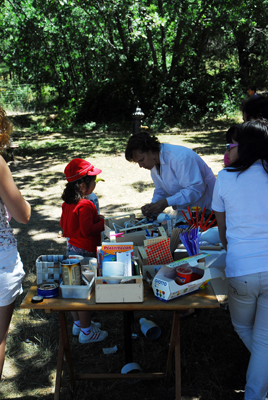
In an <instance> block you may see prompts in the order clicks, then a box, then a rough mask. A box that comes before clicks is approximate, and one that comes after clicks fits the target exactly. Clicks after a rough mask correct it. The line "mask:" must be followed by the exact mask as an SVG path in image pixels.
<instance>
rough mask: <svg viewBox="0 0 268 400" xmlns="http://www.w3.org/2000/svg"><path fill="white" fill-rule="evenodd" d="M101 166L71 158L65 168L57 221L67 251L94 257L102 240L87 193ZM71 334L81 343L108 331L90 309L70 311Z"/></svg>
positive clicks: (100, 337)
mask: <svg viewBox="0 0 268 400" xmlns="http://www.w3.org/2000/svg"><path fill="white" fill-rule="evenodd" d="M101 172H102V171H101V169H98V168H95V167H94V166H93V165H92V164H90V163H89V162H88V161H86V160H82V159H81V158H75V159H73V160H72V161H71V162H70V163H69V164H68V165H67V166H66V168H65V170H64V173H65V176H66V179H67V181H68V183H67V184H66V187H65V189H64V192H63V194H62V200H64V203H63V204H62V215H61V220H60V225H61V228H62V231H63V236H64V237H68V238H69V240H68V245H67V255H71V254H79V255H82V256H84V257H96V247H97V246H99V245H100V244H101V232H102V231H103V230H104V218H103V216H101V215H99V214H98V211H97V209H96V207H95V205H94V204H93V203H92V202H91V201H90V200H88V199H87V198H86V197H87V196H88V195H90V194H91V193H92V192H93V190H94V189H95V186H96V182H95V179H96V175H98V174H100V173H101ZM71 314H72V316H73V319H74V325H73V334H74V335H78V334H79V342H80V343H94V342H100V341H102V340H104V339H105V338H106V337H107V336H108V333H107V332H106V331H101V330H100V329H99V328H100V324H99V323H94V322H91V312H90V311H78V312H73V311H72V312H71Z"/></svg>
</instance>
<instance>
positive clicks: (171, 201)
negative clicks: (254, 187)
mask: <svg viewBox="0 0 268 400" xmlns="http://www.w3.org/2000/svg"><path fill="white" fill-rule="evenodd" d="M159 159H160V173H158V171H157V168H156V167H153V169H152V170H151V176H152V179H153V181H154V185H155V190H154V195H153V198H152V203H156V202H157V201H158V200H162V199H164V198H166V199H167V202H168V205H169V206H172V207H173V209H174V210H177V211H180V210H187V206H189V207H190V208H191V207H196V205H197V204H198V206H199V207H201V208H202V209H203V208H204V207H205V205H206V206H207V208H209V209H211V201H212V194H213V188H214V185H215V181H216V178H215V176H214V174H213V172H212V170H211V169H210V168H209V167H208V166H207V164H206V163H205V162H204V161H203V160H202V158H201V157H200V156H199V155H198V154H196V153H195V152H194V151H193V150H190V149H188V148H187V147H184V146H175V145H172V144H167V143H164V144H162V145H161V150H160V154H159Z"/></svg>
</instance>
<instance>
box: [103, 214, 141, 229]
mask: <svg viewBox="0 0 268 400" xmlns="http://www.w3.org/2000/svg"><path fill="white" fill-rule="evenodd" d="M132 219H135V214H123V215H114V216H112V217H108V218H105V220H104V224H105V225H106V226H107V228H108V229H110V230H112V231H114V230H115V229H114V224H115V225H118V226H119V227H120V228H124V226H125V225H124V224H125V222H128V221H130V220H132Z"/></svg>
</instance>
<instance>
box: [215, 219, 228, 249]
mask: <svg viewBox="0 0 268 400" xmlns="http://www.w3.org/2000/svg"><path fill="white" fill-rule="evenodd" d="M215 216H216V219H217V223H218V230H219V236H220V239H221V243H222V245H223V247H224V249H225V250H226V251H227V239H226V219H225V212H218V211H215Z"/></svg>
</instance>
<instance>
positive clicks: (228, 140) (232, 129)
mask: <svg viewBox="0 0 268 400" xmlns="http://www.w3.org/2000/svg"><path fill="white" fill-rule="evenodd" d="M236 127H237V125H232V126H231V127H230V128H229V129H228V131H227V132H226V143H232V140H233V136H234V133H235V130H236Z"/></svg>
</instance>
